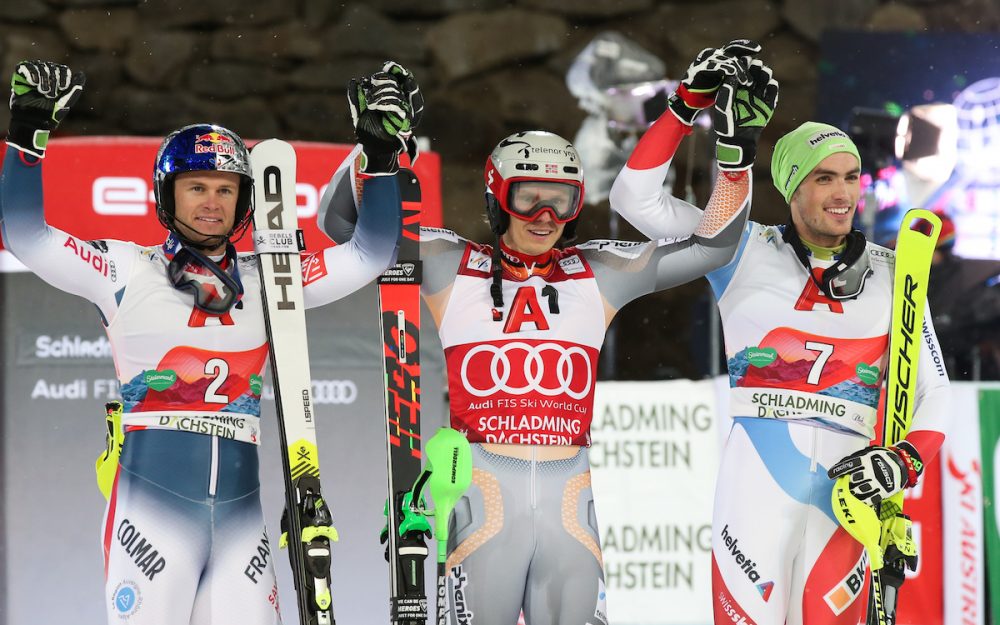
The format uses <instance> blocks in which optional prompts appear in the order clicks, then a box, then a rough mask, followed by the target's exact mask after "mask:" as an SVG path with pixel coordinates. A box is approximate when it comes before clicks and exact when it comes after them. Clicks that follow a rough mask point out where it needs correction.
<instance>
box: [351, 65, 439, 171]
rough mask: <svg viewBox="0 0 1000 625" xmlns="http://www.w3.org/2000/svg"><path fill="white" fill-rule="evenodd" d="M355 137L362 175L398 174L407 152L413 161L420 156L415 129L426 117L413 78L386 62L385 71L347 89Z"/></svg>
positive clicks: (398, 66) (401, 68)
mask: <svg viewBox="0 0 1000 625" xmlns="http://www.w3.org/2000/svg"><path fill="white" fill-rule="evenodd" d="M347 99H348V101H349V102H350V105H351V119H352V121H353V122H354V134H355V135H356V136H357V138H358V143H360V144H361V146H362V163H361V172H362V173H365V174H368V175H372V176H385V175H392V174H395V173H396V172H397V171H399V155H400V154H402V153H403V151H404V150H405V151H406V152H407V154H408V155H409V156H410V160H411V162H412V161H414V160H416V158H417V155H418V150H417V143H416V141H415V140H414V139H413V129H414V128H415V127H416V125H417V123H419V121H420V117H421V116H422V115H423V110H424V100H423V95H422V94H421V93H420V88H419V87H418V86H417V83H416V81H415V80H414V78H413V75H412V74H411V73H410V72H408V71H407V70H406V69H405V68H403V67H402V66H401V65H399V64H398V63H395V62H393V61H387V62H386V63H385V65H383V66H382V71H379V72H376V73H374V74H372V75H371V76H366V77H364V78H361V79H352V80H351V82H350V84H349V85H348V88H347Z"/></svg>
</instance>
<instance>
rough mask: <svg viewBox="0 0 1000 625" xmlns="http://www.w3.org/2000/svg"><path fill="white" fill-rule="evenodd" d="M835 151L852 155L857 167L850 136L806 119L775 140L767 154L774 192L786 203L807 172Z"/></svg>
mask: <svg viewBox="0 0 1000 625" xmlns="http://www.w3.org/2000/svg"><path fill="white" fill-rule="evenodd" d="M837 152H847V153H849V154H853V155H854V157H855V158H857V159H858V166H859V167H860V166H861V155H860V154H858V148H857V146H855V145H854V142H853V141H851V138H850V137H848V136H847V134H846V133H844V132H843V131H842V130H840V129H839V128H836V127H835V126H831V125H829V124H821V123H819V122H806V123H804V124H802V125H801V126H799V127H798V128H796V129H795V130H793V131H791V132H790V133H788V134H787V135H785V136H784V137H782V138H780V139H778V143H776V144H775V146H774V156H772V157H771V180H773V181H774V186H775V188H776V189H778V193H780V194H781V195H782V196H784V198H785V201H786V202H789V203H790V202H791V197H792V193H794V192H795V189H797V188H798V187H799V184H800V183H801V182H802V181H803V180H804V179H805V177H806V176H808V175H809V172H811V171H812V170H813V169H816V166H817V165H819V164H820V162H822V161H823V159H825V158H826V157H827V156H830V155H831V154H836V153H837Z"/></svg>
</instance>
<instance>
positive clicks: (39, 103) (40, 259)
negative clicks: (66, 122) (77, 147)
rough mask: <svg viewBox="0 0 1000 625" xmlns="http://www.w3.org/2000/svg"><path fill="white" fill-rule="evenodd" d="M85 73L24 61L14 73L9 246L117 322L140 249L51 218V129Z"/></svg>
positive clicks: (0, 180) (7, 178)
mask: <svg viewBox="0 0 1000 625" xmlns="http://www.w3.org/2000/svg"><path fill="white" fill-rule="evenodd" d="M83 83H84V77H83V75H82V74H80V73H78V72H72V71H71V70H70V69H69V68H68V67H65V66H63V65H57V64H55V63H47V62H42V61H25V62H22V63H20V64H18V66H17V69H16V70H15V72H14V79H13V81H12V84H13V87H12V89H13V95H12V97H11V124H10V132H9V133H8V137H7V143H8V144H9V147H8V148H7V154H6V157H5V159H4V167H3V173H2V175H0V205H2V206H3V207H4V209H3V222H2V226H0V233H2V235H3V241H4V246H5V247H6V248H7V249H8V250H9V251H10V252H11V253H12V254H14V256H16V257H17V258H18V259H19V260H20V261H21V262H22V263H24V264H25V265H26V266H27V267H28V268H29V269H30V270H31V271H33V272H34V273H35V274H36V275H38V276H39V277H40V278H42V279H43V280H45V281H46V282H48V283H49V284H51V285H52V286H54V287H56V288H58V289H60V290H63V291H66V292H68V293H72V294H74V295H79V296H81V297H84V298H86V299H88V300H90V301H91V302H94V303H95V304H96V305H97V306H98V308H99V309H100V310H101V313H102V314H103V315H104V320H105V322H110V320H111V318H112V317H113V315H114V312H115V310H116V309H117V300H116V297H115V294H116V293H119V292H120V291H121V290H122V289H124V288H125V283H126V281H127V279H128V275H129V272H130V271H131V267H132V262H133V260H134V259H135V256H136V254H137V251H136V247H135V246H134V245H132V244H130V243H123V242H120V241H107V242H104V241H98V242H87V241H83V240H82V239H79V238H77V237H75V236H73V235H70V234H67V233H65V232H63V231H62V230H59V229H57V228H53V227H51V226H49V225H48V224H47V223H46V222H45V214H44V211H43V206H44V201H43V197H42V159H43V158H44V156H45V149H46V144H47V142H48V133H49V132H50V131H52V130H54V129H55V128H56V126H57V125H58V123H59V121H60V120H61V119H62V118H63V117H65V115H66V113H67V111H68V110H69V107H70V106H71V105H72V104H73V103H74V102H75V101H76V99H77V98H78V97H79V95H80V91H81V89H82V88H83Z"/></svg>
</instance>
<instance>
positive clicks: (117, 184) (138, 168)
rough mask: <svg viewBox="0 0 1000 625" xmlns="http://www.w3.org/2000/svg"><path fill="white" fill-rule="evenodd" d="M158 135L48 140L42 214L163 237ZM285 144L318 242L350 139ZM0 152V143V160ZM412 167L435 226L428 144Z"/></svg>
mask: <svg viewBox="0 0 1000 625" xmlns="http://www.w3.org/2000/svg"><path fill="white" fill-rule="evenodd" d="M160 141H161V139H159V138H153V137H76V138H67V139H53V140H52V141H50V142H49V149H48V151H47V153H46V157H45V170H44V174H43V186H44V192H45V218H46V221H48V223H49V224H51V225H52V226H54V227H56V228H60V229H62V230H65V231H66V232H69V233H71V234H74V235H76V236H78V237H81V238H83V239H121V240H124V241H135V242H136V243H139V244H141V245H153V244H156V243H160V242H162V241H163V239H164V238H165V237H166V232H165V231H164V229H163V227H162V226H161V225H160V222H159V221H158V220H157V219H156V205H155V203H154V200H153V185H152V173H153V160H154V159H155V158H156V150H157V148H159V146H160ZM250 143H251V144H252V143H253V142H250ZM291 144H292V146H293V147H294V148H295V153H296V155H297V156H298V173H297V176H296V178H297V183H296V185H295V186H296V196H297V199H298V213H299V227H300V228H301V229H302V230H303V232H304V234H305V239H306V247H307V248H308V249H310V250H315V249H322V248H324V247H327V246H329V244H330V240H329V239H328V238H327V237H326V235H324V234H323V233H322V232H320V230H319V229H318V228H317V227H316V212H317V210H318V208H319V200H320V198H321V197H322V196H323V191H324V190H325V189H326V185H327V184H328V183H329V182H330V178H331V177H332V176H333V172H334V171H336V169H337V167H338V166H339V165H340V163H341V161H343V159H344V157H346V156H347V154H348V153H349V152H350V150H351V148H352V147H353V146H349V145H339V144H333V143H312V142H304V141H293V142H291ZM4 147H6V146H4ZM4 152H6V150H5V149H4V150H0V162H2V160H3V155H4ZM413 169H414V171H415V172H416V174H417V177H418V178H419V179H420V187H421V192H422V194H423V218H422V219H423V225H426V226H440V225H441V159H440V157H439V156H438V155H437V154H435V153H433V152H423V153H422V154H421V155H420V158H419V159H418V161H417V164H416V166H415V167H414V168H413ZM236 247H237V249H239V250H240V251H250V250H251V249H252V245H251V239H250V237H248V236H247V237H243V240H241V241H240V242H239V243H237V245H236Z"/></svg>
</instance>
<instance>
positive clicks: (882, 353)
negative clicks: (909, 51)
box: [611, 116, 948, 625]
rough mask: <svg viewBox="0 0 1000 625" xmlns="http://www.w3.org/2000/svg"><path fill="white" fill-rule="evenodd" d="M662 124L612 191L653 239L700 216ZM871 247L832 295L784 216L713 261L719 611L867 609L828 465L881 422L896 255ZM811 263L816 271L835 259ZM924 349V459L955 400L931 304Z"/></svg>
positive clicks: (751, 617) (920, 407)
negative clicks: (722, 399)
mask: <svg viewBox="0 0 1000 625" xmlns="http://www.w3.org/2000/svg"><path fill="white" fill-rule="evenodd" d="M665 117H670V116H665ZM658 123H659V122H658ZM674 123H675V124H676V122H674ZM654 129H655V131H651V132H650V133H647V135H646V136H645V137H643V139H642V140H641V141H640V143H639V146H638V147H637V149H636V152H635V153H633V156H632V158H631V159H630V161H629V163H628V164H627V165H626V167H625V168H624V169H623V170H622V172H621V173H620V174H619V176H618V179H617V180H616V182H615V185H614V187H613V189H612V192H611V206H612V208H613V209H614V210H616V211H618V212H619V213H621V215H622V216H623V217H625V219H626V220H628V221H629V222H630V223H631V224H632V225H633V226H635V227H636V228H637V229H638V230H639V231H640V232H642V233H643V234H645V235H646V236H648V237H650V238H653V239H655V238H657V237H660V236H663V233H664V232H667V231H671V230H676V228H677V227H678V226H679V224H681V223H690V222H691V221H692V220H693V219H694V217H695V215H694V214H693V213H691V211H690V208H689V207H688V206H685V205H683V204H681V203H678V202H675V201H672V200H671V199H670V198H669V197H665V196H664V195H663V194H662V190H661V187H662V183H663V177H664V175H665V173H666V170H667V168H668V167H669V159H670V157H671V156H672V150H671V148H670V146H671V145H673V144H674V143H675V142H676V141H678V140H679V138H678V131H677V128H676V127H675V126H674V125H673V124H670V123H669V120H667V121H666V122H665V123H664V125H663V126H661V127H660V128H655V127H654ZM866 251H867V254H868V255H869V257H870V259H871V266H872V268H873V270H874V274H873V276H872V277H871V278H869V279H868V281H867V283H866V284H865V287H864V291H863V292H862V293H861V295H860V296H859V297H857V298H856V299H852V300H841V301H838V300H831V299H828V298H827V297H826V295H825V294H823V293H822V291H820V290H819V289H818V288H817V287H816V286H815V284H814V282H813V280H812V279H811V278H810V277H809V275H808V274H807V273H806V270H805V267H804V266H803V265H802V264H801V262H800V261H799V260H798V258H797V257H796V255H795V253H794V251H793V250H792V248H791V246H790V245H789V244H788V243H786V242H785V241H784V240H783V239H782V227H776V226H763V225H760V224H757V223H754V222H749V223H748V224H747V225H746V227H745V229H744V231H743V233H742V237H741V238H740V242H739V249H738V251H737V253H736V255H735V257H734V258H733V260H732V261H731V262H730V263H728V264H727V265H725V266H724V267H721V268H718V269H716V270H714V271H712V272H711V273H709V274H708V279H709V283H710V284H711V286H712V290H713V291H714V293H715V297H716V299H717V300H718V304H719V311H720V313H721V315H722V325H723V330H724V333H725V348H726V355H727V358H728V366H729V380H730V386H731V395H730V397H731V400H730V414H731V416H732V417H733V425H732V429H731V431H730V433H729V437H728V440H727V442H726V444H725V448H724V450H723V455H722V462H721V467H720V469H719V476H718V482H717V486H716V493H715V506H714V513H713V538H712V573H713V575H712V598H713V609H714V614H715V622H716V623H717V624H722V623H756V624H760V625H763V624H769V625H780V624H782V623H788V624H789V625H798V624H801V623H809V624H810V625H827V624H831V625H832V624H834V623H838V624H844V625H846V624H848V623H850V624H851V625H854V624H855V623H857V622H858V621H859V619H860V618H863V615H864V608H865V606H864V601H858V597H859V596H861V595H863V594H864V593H862V590H863V589H864V588H866V583H865V577H866V567H867V557H866V556H865V554H864V553H863V550H862V547H861V545H860V544H859V543H857V542H856V541H855V540H854V539H853V538H851V537H850V536H849V535H848V534H847V532H846V531H845V530H844V529H843V528H841V527H840V526H839V524H838V523H837V520H836V518H835V517H834V513H833V509H832V506H831V503H830V498H831V493H832V488H833V480H830V479H829V478H828V477H827V470H828V469H829V468H830V467H831V466H833V464H835V463H836V462H837V461H839V460H840V459H842V458H843V457H844V456H846V455H848V454H850V453H852V452H854V451H857V450H858V449H862V448H864V447H866V446H867V445H868V444H869V441H870V440H871V439H872V438H873V437H874V435H875V431H876V426H877V407H878V401H879V394H880V386H881V383H882V378H883V377H884V369H885V362H886V357H887V349H888V332H889V324H890V319H889V316H890V311H891V305H890V303H891V298H892V278H893V265H894V259H895V255H894V253H893V252H892V251H890V250H887V249H885V248H882V247H880V246H877V245H874V244H871V243H868V245H867V250H866ZM810 262H811V264H812V267H813V272H818V271H821V270H822V269H824V268H826V267H829V266H831V265H832V264H833V263H834V262H835V261H834V260H833V259H830V260H820V259H818V258H816V257H812V258H811V259H810ZM920 349H921V356H920V363H919V371H918V372H917V398H916V413H915V418H914V421H913V427H912V429H911V432H910V434H909V435H908V436H907V440H908V441H910V442H911V443H913V445H914V446H915V447H916V448H917V450H918V451H919V453H920V455H921V457H922V458H923V460H924V462H925V463H926V462H928V461H930V460H931V458H933V457H934V455H935V454H936V453H937V451H938V449H939V448H940V446H941V443H942V441H943V439H944V434H943V433H942V425H943V424H942V417H943V416H944V415H945V414H946V409H947V408H946V406H947V401H948V377H947V374H946V372H945V370H944V367H943V364H942V360H941V352H940V348H939V347H938V343H937V338H936V337H935V335H934V328H933V326H932V324H931V319H930V315H929V314H927V315H926V316H925V321H924V328H923V335H922V339H921V341H920Z"/></svg>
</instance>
